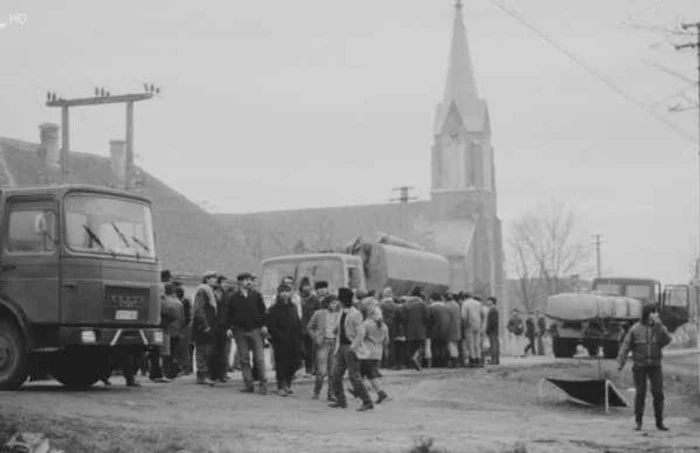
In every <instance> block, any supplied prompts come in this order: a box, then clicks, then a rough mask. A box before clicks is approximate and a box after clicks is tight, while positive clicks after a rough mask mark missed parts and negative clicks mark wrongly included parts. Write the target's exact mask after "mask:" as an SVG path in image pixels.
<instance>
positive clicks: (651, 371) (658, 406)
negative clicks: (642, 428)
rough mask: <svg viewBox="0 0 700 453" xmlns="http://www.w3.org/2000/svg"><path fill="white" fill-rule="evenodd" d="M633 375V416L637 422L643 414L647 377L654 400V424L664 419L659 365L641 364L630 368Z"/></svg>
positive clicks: (660, 422)
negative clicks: (641, 365)
mask: <svg viewBox="0 0 700 453" xmlns="http://www.w3.org/2000/svg"><path fill="white" fill-rule="evenodd" d="M632 373H633V375H634V388H635V398H634V417H635V420H636V421H637V423H641V422H642V418H643V416H644V402H645V400H646V396H647V379H648V380H649V383H650V384H651V396H652V398H653V400H654V418H655V419H656V424H657V425H661V424H663V421H664V374H663V372H662V370H661V367H660V366H643V367H634V368H632Z"/></svg>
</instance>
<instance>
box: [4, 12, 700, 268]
mask: <svg viewBox="0 0 700 453" xmlns="http://www.w3.org/2000/svg"><path fill="white" fill-rule="evenodd" d="M27 3H28V2H24V1H19V0H4V1H3V2H2V3H1V4H0V23H2V22H5V23H8V25H7V26H5V27H3V28H0V86H1V87H2V89H0V135H2V136H9V137H15V138H20V139H25V140H30V141H37V140H38V129H37V126H38V124H39V123H41V122H44V121H52V122H59V121H60V114H59V112H58V111H56V110H53V109H48V108H46V107H45V106H44V105H43V101H44V96H45V91H46V90H47V89H53V90H55V91H57V92H58V93H59V95H61V96H64V97H71V96H81V95H86V96H88V95H91V93H92V91H93V87H94V86H95V85H102V86H105V87H107V88H108V89H110V90H111V91H112V93H120V92H127V91H140V90H141V82H143V81H148V82H153V83H156V84H159V85H161V86H162V87H163V95H162V98H161V99H159V100H157V101H150V102H144V103H141V104H138V105H137V108H136V120H137V122H136V131H135V150H136V153H137V155H138V156H139V157H140V159H141V160H140V164H141V165H143V166H145V168H146V169H147V170H148V171H149V172H150V173H152V174H154V175H156V176H157V177H159V178H161V179H162V180H164V181H165V182H166V183H168V184H170V185H172V186H173V187H175V188H176V189H177V190H179V191H181V192H182V193H183V194H185V195H186V196H187V197H188V198H190V199H192V200H194V201H198V202H199V201H203V200H206V201H208V202H210V203H213V204H214V205H216V207H217V209H218V211H220V212H251V211H259V210H277V209H289V208H301V207H311V206H329V205H347V204H365V203H383V202H386V201H387V200H388V199H389V198H391V197H393V196H394V195H395V194H394V193H392V188H394V187H396V186H398V185H404V184H405V185H414V186H416V188H417V192H416V194H417V195H419V196H421V197H422V198H427V197H428V195H429V185H430V147H431V144H432V136H431V134H432V125H433V114H434V111H435V104H436V103H437V102H438V101H439V100H440V99H441V95H442V89H443V84H444V80H445V70H446V64H447V54H448V50H449V39H450V36H451V26H452V20H453V14H454V9H453V7H452V4H453V1H452V0H439V1H436V0H431V1H428V0H353V1H346V2H340V1H328V0H296V1H293V2H289V1H250V0H247V1H242V0H233V1H230V0H229V1H223V0H220V1H211V2H206V3H207V6H206V9H199V8H202V7H201V6H200V5H201V4H200V3H197V2H192V1H179V0H178V1H173V0H168V1H165V0H161V1H149V2H142V1H136V0H122V1H120V2H95V1H90V0H72V1H70V2H68V1H63V2H61V1H50V2H49V1H44V2H38V1H37V2H32V3H31V4H29V5H28V4H27ZM505 4H506V5H508V6H509V7H511V8H516V9H517V10H518V11H520V13H521V14H522V16H523V17H524V18H525V19H526V20H527V21H529V22H531V23H532V24H533V25H535V26H536V27H537V28H538V29H540V30H541V31H542V32H544V33H545V34H547V35H549V36H551V37H552V38H553V39H554V41H555V42H556V43H557V44H559V45H562V46H564V47H565V48H567V49H568V50H570V51H571V52H573V53H574V54H575V55H576V56H577V57H579V58H580V59H582V60H583V61H585V62H586V63H587V64H589V65H590V66H591V67H593V68H595V70H596V71H598V72H599V73H601V74H603V75H604V76H605V77H607V78H609V79H610V80H611V81H612V82H613V83H614V84H615V85H616V86H618V87H620V88H621V89H622V90H624V92H625V93H627V94H628V95H629V96H631V97H632V98H634V99H636V100H638V101H639V102H641V103H642V104H644V105H646V106H648V108H649V109H652V110H653V111H655V112H657V114H659V115H661V116H663V117H664V118H666V119H667V120H668V121H670V122H672V123H673V124H675V125H676V126H677V127H678V128H680V129H681V130H683V131H685V132H686V134H687V135H689V136H691V137H692V138H695V137H697V122H696V115H697V111H693V110H688V111H685V112H681V113H675V114H669V113H668V112H667V108H668V106H670V105H675V104H677V103H681V104H682V106H688V105H690V104H689V102H688V101H685V100H683V99H682V98H681V97H678V96H674V95H675V94H677V93H679V92H681V91H682V90H684V89H686V88H687V90H686V91H685V93H686V94H687V96H688V97H689V98H691V100H692V99H695V98H696V97H697V91H696V89H695V88H694V87H692V86H689V82H688V81H684V80H683V78H684V77H687V78H689V79H691V78H694V77H695V76H696V73H695V70H696V69H695V68H696V67H697V62H696V61H695V57H694V54H693V53H692V52H685V53H680V52H676V51H675V50H674V49H673V47H672V45H671V43H674V42H682V41H683V39H682V38H673V37H669V36H666V35H664V34H660V33H656V32H651V31H646V30H639V29H633V28H630V27H625V26H621V23H623V22H625V21H627V22H632V23H636V24H642V25H654V26H660V27H665V26H674V25H676V24H677V23H678V22H679V21H682V20H687V21H691V20H692V21H698V20H700V2H698V0H644V1H636V0H586V1H584V0H518V1H515V0H507V1H506V2H505ZM13 13H21V14H24V15H25V16H23V17H26V22H25V23H24V24H22V23H21V22H22V21H21V20H17V18H18V17H20V16H13V17H14V19H12V20H10V15H11V14H13ZM464 13H465V21H466V25H467V31H468V34H469V40H470V46H471V50H472V56H473V60H474V65H475V72H476V77H477V83H478V88H479V92H480V95H481V96H482V97H483V98H485V99H486V100H487V101H488V103H489V108H490V112H491V120H492V127H493V144H494V146H495V149H496V168H497V170H496V171H497V185H498V190H499V210H500V216H501V218H502V219H503V221H504V230H505V231H506V234H507V232H508V228H509V223H510V221H512V220H514V219H517V218H518V217H519V216H520V215H522V213H523V212H525V211H527V210H529V209H532V208H534V207H536V206H537V205H539V204H541V203H543V202H547V201H548V200H549V199H551V198H556V199H558V200H561V201H563V202H565V203H566V204H567V205H568V206H569V207H571V208H572V209H574V210H575V211H576V212H577V213H578V214H579V216H580V217H581V221H580V227H581V228H580V230H581V238H582V240H584V241H585V242H587V243H591V244H592V235H593V234H595V233H599V234H602V235H603V236H604V241H605V243H604V245H603V267H604V270H605V271H606V272H613V273H617V274H634V275H649V276H655V277H659V278H661V279H664V280H667V281H683V280H685V279H686V278H687V276H688V274H689V269H690V267H691V262H692V258H693V256H694V254H695V249H696V248H697V242H698V240H697V236H698V220H697V218H698V208H697V206H698V203H699V202H698V162H697V151H696V148H695V145H694V144H693V143H692V141H690V140H688V139H683V138H681V137H679V135H678V134H676V133H675V132H673V131H671V130H670V129H669V128H667V127H666V126H664V125H663V124H660V123H659V122H657V121H655V120H653V119H651V118H650V117H649V115H648V114H647V113H645V112H644V111H643V110H642V109H640V108H639V107H637V106H635V105H634V103H632V102H630V101H628V100H625V99H624V98H623V97H621V96H620V95H618V94H616V93H615V92H614V91H612V90H611V89H610V88H608V87H606V86H605V85H604V84H603V83H601V82H600V81H599V80H597V79H596V78H594V77H592V76H591V75H590V74H588V73H587V72H586V71H585V70H583V69H582V68H580V67H579V66H577V65H576V64H575V63H573V62H572V60H571V59H570V58H569V57H567V56H564V55H562V54H561V53H559V52H558V51H557V50H556V49H555V48H554V47H552V46H551V45H550V44H548V43H547V42H545V41H544V40H543V39H542V38H541V37H539V36H537V35H536V34H534V33H532V32H531V31H530V30H528V29H527V28H525V27H524V26H523V25H521V24H520V23H518V22H517V21H515V20H514V19H513V18H511V17H509V16H507V15H506V14H504V13H503V12H502V11H501V10H499V9H498V8H496V7H495V6H494V5H493V4H492V3H491V2H490V1H489V0H465V8H464ZM652 64H656V65H661V66H663V67H665V68H667V69H670V70H672V71H675V72H677V73H678V74H679V75H675V76H674V75H669V74H667V73H665V72H662V71H661V70H659V69H657V68H655V67H653V66H652ZM123 128H124V114H123V107H121V106H119V107H112V106H110V107H102V108H91V109H82V110H74V113H73V116H72V131H71V140H72V142H71V144H72V147H73V148H74V149H75V150H78V151H83V152H92V153H96V154H103V155H107V152H108V151H107V150H108V145H107V143H108V141H109V140H110V139H114V138H122V137H123Z"/></svg>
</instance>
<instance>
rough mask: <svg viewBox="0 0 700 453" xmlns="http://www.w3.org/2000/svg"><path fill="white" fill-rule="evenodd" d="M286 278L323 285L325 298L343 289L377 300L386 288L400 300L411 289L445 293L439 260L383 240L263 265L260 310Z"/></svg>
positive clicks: (445, 270) (445, 266)
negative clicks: (373, 295) (374, 296)
mask: <svg viewBox="0 0 700 453" xmlns="http://www.w3.org/2000/svg"><path fill="white" fill-rule="evenodd" d="M286 276H291V277H292V278H294V281H296V282H299V281H300V280H301V279H302V278H304V277H307V278H308V279H309V280H310V281H311V283H312V284H313V283H314V282H316V281H320V280H325V281H327V282H328V285H329V289H330V290H331V292H337V290H338V288H339V287H341V286H345V287H348V288H351V289H360V290H365V291H370V290H374V291H376V292H377V294H379V293H380V292H381V290H382V289H383V288H385V287H387V286H389V287H391V289H392V290H393V291H394V295H395V296H396V297H400V296H403V295H407V294H408V293H409V292H410V291H411V288H413V287H414V286H416V285H420V286H422V287H423V290H424V292H426V293H430V292H433V291H438V292H442V291H445V290H447V288H448V287H449V280H450V266H449V262H448V260H447V258H445V257H444V256H442V255H438V254H436V253H432V252H428V251H426V250H424V249H423V248H422V247H420V246H419V245H416V244H412V243H410V242H408V241H405V240H403V239H400V238H397V237H394V236H390V235H387V234H384V235H380V236H379V238H378V239H377V240H376V241H372V242H370V241H365V240H364V239H363V238H362V237H358V238H357V239H356V240H355V241H354V242H352V243H350V244H348V245H347V246H346V247H344V248H343V249H341V250H335V251H329V252H322V253H303V254H296V255H284V256H277V257H273V258H268V259H266V260H263V262H262V281H261V292H262V294H263V298H264V299H265V303H266V305H268V306H269V305H270V304H271V303H272V300H273V299H274V296H275V294H276V288H277V285H278V284H279V282H280V281H281V280H282V279H283V278H284V277H286Z"/></svg>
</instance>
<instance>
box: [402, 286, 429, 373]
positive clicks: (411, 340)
mask: <svg viewBox="0 0 700 453" xmlns="http://www.w3.org/2000/svg"><path fill="white" fill-rule="evenodd" d="M402 308H403V310H402V315H403V321H404V329H405V337H406V341H407V342H408V354H409V361H410V364H411V365H413V366H414V367H415V368H416V370H418V371H420V370H421V361H422V360H421V359H422V358H423V357H424V356H425V341H426V339H427V338H428V328H429V327H430V309H429V308H428V304H427V303H426V302H425V300H424V299H423V289H422V288H421V287H418V286H417V287H415V288H413V289H412V290H411V295H410V297H409V298H408V299H407V300H406V302H405V303H404V304H403V307H402Z"/></svg>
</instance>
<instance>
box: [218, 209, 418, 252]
mask: <svg viewBox="0 0 700 453" xmlns="http://www.w3.org/2000/svg"><path fill="white" fill-rule="evenodd" d="M429 209H430V202H429V201H416V202H412V203H408V204H374V205H362V206H342V207H329V208H311V209H295V210H287V211H272V212H256V213H251V214H216V216H217V218H218V219H219V220H220V221H221V222H222V223H223V224H224V225H226V226H227V227H228V228H229V230H230V231H240V232H241V233H242V234H243V235H244V236H245V237H246V239H247V241H248V243H247V246H248V248H249V249H250V250H253V251H254V256H255V257H256V258H259V259H264V258H269V257H271V256H276V255H283V254H288V253H294V252H295V250H294V248H295V245H299V246H301V245H303V246H304V247H305V248H306V249H307V250H324V249H332V248H335V247H338V246H342V245H345V244H346V243H348V242H351V241H352V240H354V239H355V238H357V237H358V236H364V237H365V238H366V239H368V240H372V239H376V238H375V235H376V234H377V233H388V234H393V235H396V236H400V237H403V238H405V239H408V240H413V241H415V242H421V240H420V238H418V237H415V234H414V231H416V226H418V227H419V228H420V224H421V223H426V224H427V223H428V220H427V219H428V218H429Z"/></svg>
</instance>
